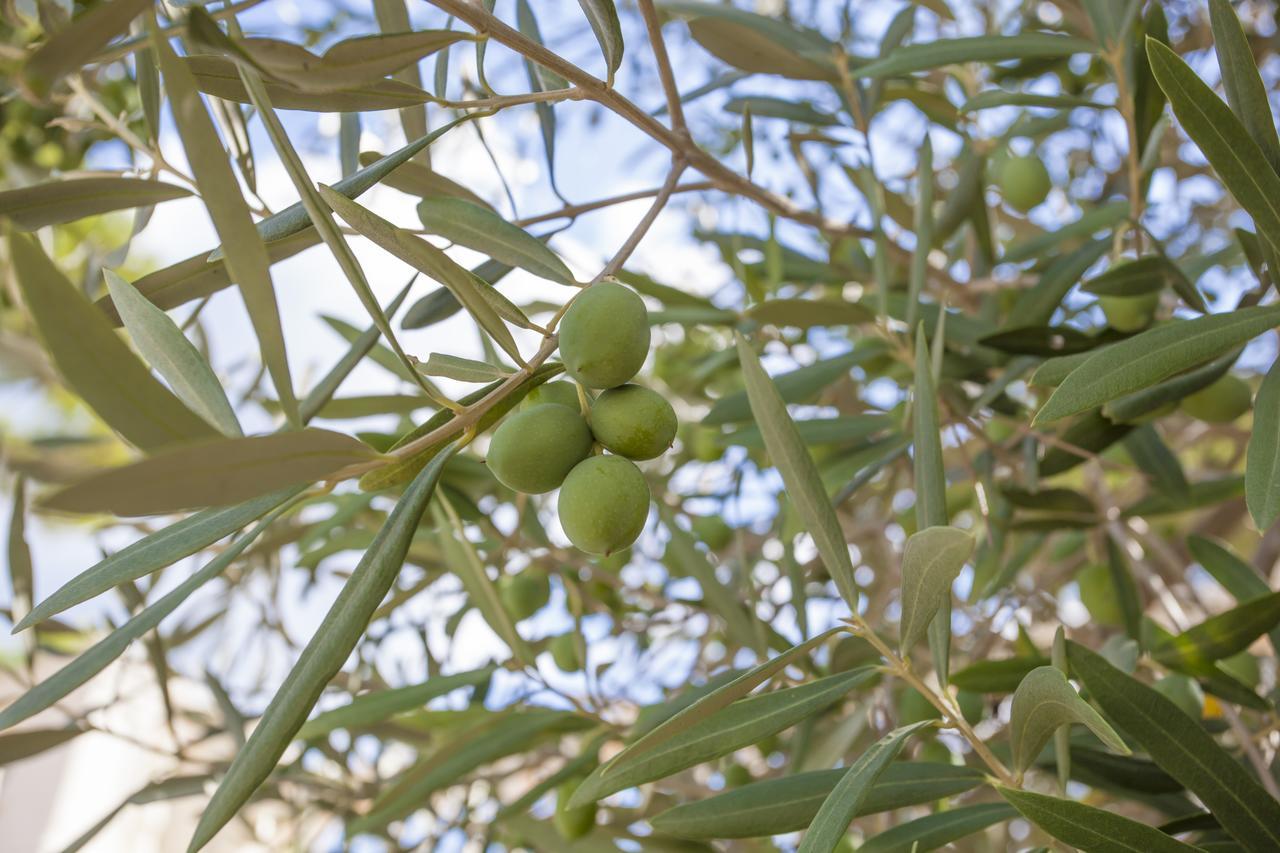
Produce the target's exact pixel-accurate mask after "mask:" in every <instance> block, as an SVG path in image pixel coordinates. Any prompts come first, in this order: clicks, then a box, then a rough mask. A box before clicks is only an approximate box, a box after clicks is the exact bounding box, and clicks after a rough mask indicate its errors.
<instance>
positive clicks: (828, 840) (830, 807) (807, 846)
mask: <svg viewBox="0 0 1280 853" xmlns="http://www.w3.org/2000/svg"><path fill="white" fill-rule="evenodd" d="M931 725H933V721H932V720H921V721H920V722H916V723H911V724H910V725H906V726H902V727H901V728H897V729H894V730H893V731H891V732H889V733H888V734H886V735H885V736H884V737H882V738H880V740H878V741H876V742H875V743H873V744H872V745H871V746H870V747H868V748H867V750H866V751H865V752H863V753H862V755H860V756H858V760H857V761H855V762H854V763H853V764H851V765H850V766H849V769H848V770H847V771H846V772H845V774H844V775H843V776H842V777H841V778H840V781H839V782H837V783H836V785H835V787H834V788H832V789H831V793H830V794H828V795H827V798H826V799H825V800H823V801H822V807H821V808H819V809H818V813H817V815H815V816H814V818H813V823H811V824H810V825H809V831H808V832H806V833H805V834H804V838H802V839H801V841H800V846H799V847H798V848H797V853H831V851H833V850H835V849H836V846H837V845H838V844H839V843H840V840H841V839H842V838H844V835H845V833H846V832H847V831H848V829H849V823H850V822H851V821H852V820H853V819H854V817H856V816H857V815H858V813H859V811H860V810H861V808H862V805H863V803H864V802H865V801H866V799H867V797H868V796H870V794H871V791H872V788H873V786H874V785H875V783H876V780H877V779H879V778H880V776H881V774H883V773H884V771H885V770H887V769H888V767H889V763H890V762H892V761H893V760H894V759H895V758H897V757H898V753H900V752H901V751H902V747H904V746H906V743H907V739H908V738H909V737H911V736H912V735H913V734H915V733H916V732H918V731H920V730H921V729H923V728H925V727H927V726H931Z"/></svg>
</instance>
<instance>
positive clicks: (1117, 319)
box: [1098, 293, 1160, 332]
mask: <svg viewBox="0 0 1280 853" xmlns="http://www.w3.org/2000/svg"><path fill="white" fill-rule="evenodd" d="M1098 304H1099V305H1101V306H1102V313H1103V314H1105V315H1106V317H1107V325H1109V326H1110V327H1111V328H1113V329H1115V330H1116V331H1117V332H1140V331H1142V330H1143V329H1145V328H1146V327H1147V326H1150V325H1151V321H1152V320H1153V319H1155V316H1156V306H1158V305H1159V304H1160V294H1159V293H1143V294H1141V295H1140V296H1103V297H1100V298H1099V299H1098Z"/></svg>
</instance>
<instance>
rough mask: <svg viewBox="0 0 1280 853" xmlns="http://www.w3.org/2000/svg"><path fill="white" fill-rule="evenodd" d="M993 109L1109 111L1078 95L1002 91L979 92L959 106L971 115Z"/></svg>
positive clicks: (1104, 105)
mask: <svg viewBox="0 0 1280 853" xmlns="http://www.w3.org/2000/svg"><path fill="white" fill-rule="evenodd" d="M993 107H1043V108H1046V109H1055V110H1070V109H1075V108H1077V107H1088V108H1089V109H1095V110H1106V109H1110V108H1111V105H1110V104H1099V103H1097V102H1096V101H1092V100H1090V99H1089V98H1086V97H1083V96H1079V95H1039V94H1036V93H1034V92H1008V91H1005V90H1004V89H988V90H987V91H985V92H979V93H978V94H976V95H974V96H973V97H972V98H970V99H969V100H967V101H965V102H964V104H962V105H961V106H960V112H962V113H972V112H977V111H978V110H989V109H992V108H993Z"/></svg>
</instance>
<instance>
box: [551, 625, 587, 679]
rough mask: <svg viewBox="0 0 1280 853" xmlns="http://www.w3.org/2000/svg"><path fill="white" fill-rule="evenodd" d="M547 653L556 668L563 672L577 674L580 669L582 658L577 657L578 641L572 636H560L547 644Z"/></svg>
mask: <svg viewBox="0 0 1280 853" xmlns="http://www.w3.org/2000/svg"><path fill="white" fill-rule="evenodd" d="M547 651H549V652H551V659H552V660H553V661H555V662H556V666H557V667H559V668H560V669H562V670H564V671H565V672H577V671H578V670H580V669H582V658H581V657H580V656H579V655H578V641H577V640H576V639H575V638H574V635H573V634H561V635H560V636H558V637H552V638H551V639H550V640H549V641H548V642H547Z"/></svg>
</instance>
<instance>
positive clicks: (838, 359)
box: [702, 302, 884, 426]
mask: <svg viewBox="0 0 1280 853" xmlns="http://www.w3.org/2000/svg"><path fill="white" fill-rule="evenodd" d="M762 304H765V305H767V304H769V303H767V302H765V303H762ZM883 352H884V348H883V345H882V344H881V343H879V342H876V343H870V342H868V344H866V345H864V346H855V347H854V349H853V350H852V351H850V352H847V353H844V354H842V355H838V356H834V357H832V358H826V359H823V360H822V361H815V362H814V363H813V364H806V365H805V366H804V367H798V368H796V369H795V370H792V371H790V372H788V373H783V374H780V375H778V376H776V377H774V378H773V384H774V385H775V386H776V387H777V389H778V393H779V394H781V395H782V399H783V401H784V402H786V403H803V402H808V401H809V399H810V398H812V397H813V396H815V395H816V394H818V393H819V392H820V391H822V389H824V388H826V387H827V386H829V385H831V384H833V383H834V382H837V381H839V380H840V379H842V378H843V377H845V376H848V375H849V371H850V370H852V369H853V368H854V367H855V366H856V365H858V364H861V363H862V362H864V361H867V360H869V359H871V358H874V357H875V356H877V355H880V354H882V353H883ZM751 419H752V412H751V403H750V400H749V399H748V397H747V392H746V391H745V390H744V391H735V392H734V393H732V394H729V395H726V396H724V397H721V398H720V399H719V400H716V402H715V404H714V405H713V406H712V407H711V411H710V412H708V413H707V415H706V417H704V418H703V419H702V422H703V423H704V424H706V425H707V426H720V425H721V424H729V423H738V422H740V421H748V420H751Z"/></svg>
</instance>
